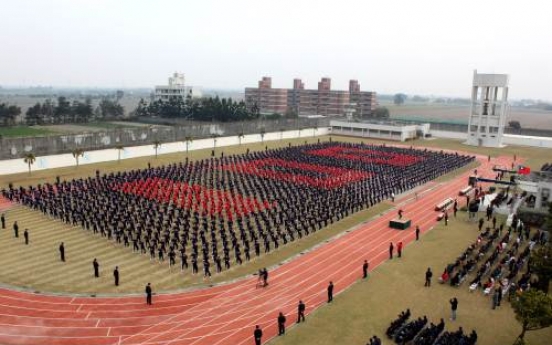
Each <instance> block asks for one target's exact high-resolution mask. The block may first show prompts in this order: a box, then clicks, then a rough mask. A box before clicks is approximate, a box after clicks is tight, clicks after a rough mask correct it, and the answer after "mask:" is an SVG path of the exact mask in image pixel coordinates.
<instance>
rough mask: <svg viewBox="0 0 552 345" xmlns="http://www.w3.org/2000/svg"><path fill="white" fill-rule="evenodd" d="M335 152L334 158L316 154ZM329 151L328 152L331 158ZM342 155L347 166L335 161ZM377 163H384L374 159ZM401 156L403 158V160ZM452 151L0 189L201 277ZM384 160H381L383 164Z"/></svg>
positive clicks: (410, 183) (368, 201)
mask: <svg viewBox="0 0 552 345" xmlns="http://www.w3.org/2000/svg"><path fill="white" fill-rule="evenodd" d="M329 149H332V150H334V149H337V151H335V150H334V151H335V152H338V157H333V156H328V155H325V154H324V152H325V151H324V150H329ZM332 152H333V151H332ZM339 155H346V156H345V157H347V159H344V158H339V157H341V156H339ZM381 157H388V158H389V159H388V160H387V161H386V160H382V158H381ZM405 157H407V158H408V157H409V158H408V159H407V158H405ZM473 159H474V158H473V157H469V156H461V155H458V154H449V153H442V152H441V153H436V152H430V151H427V150H426V151H422V150H415V149H402V148H395V147H386V146H373V145H362V144H346V143H341V144H338V143H333V144H331V143H323V144H313V145H305V146H300V147H292V148H285V149H274V150H267V151H263V152H253V153H251V154H248V155H237V156H226V157H224V158H220V159H219V158H216V159H215V158H211V159H205V160H200V161H195V162H185V163H177V164H171V165H168V166H161V167H152V168H149V169H144V170H131V171H125V172H117V173H109V174H104V175H100V174H99V172H98V173H97V174H96V177H95V178H93V177H90V178H86V179H76V180H72V181H58V182H56V183H52V184H50V183H47V184H44V185H38V186H36V187H32V186H31V187H29V188H23V187H19V188H13V186H11V187H10V188H9V189H8V190H4V191H3V195H4V196H6V197H8V198H9V199H10V200H13V201H18V202H21V203H22V204H24V205H27V206H29V207H31V208H33V209H36V210H40V211H41V212H43V213H44V214H45V215H49V216H51V217H53V218H56V219H60V220H62V221H64V222H66V223H68V224H71V225H74V226H80V227H82V228H83V229H85V230H88V231H92V232H94V233H97V234H99V235H101V236H103V237H105V238H107V239H108V240H111V241H115V242H117V243H120V244H121V245H124V246H126V247H129V248H130V247H132V250H134V251H135V252H138V253H142V254H146V255H147V254H148V253H149V256H150V258H151V260H155V259H156V258H157V260H159V261H160V262H163V261H165V259H166V258H167V259H168V262H169V264H170V265H174V264H175V263H176V257H177V256H180V258H181V269H182V270H186V269H188V267H189V266H188V259H190V261H191V265H190V266H191V269H192V272H193V273H199V270H200V265H202V268H203V274H204V275H205V276H210V275H211V267H215V269H216V271H217V272H220V271H222V270H224V269H229V268H230V265H231V263H232V262H233V263H237V264H242V263H243V261H244V260H250V259H251V256H252V255H253V253H254V255H255V256H260V255H261V251H264V252H265V253H267V252H270V251H271V250H272V249H275V248H278V247H279V246H280V245H285V244H287V243H289V242H293V241H295V240H296V239H299V238H301V237H303V236H308V235H309V234H311V233H313V232H316V231H318V230H320V229H321V228H323V227H326V226H328V225H329V224H332V223H334V222H336V221H339V220H341V219H342V218H344V217H347V216H349V215H351V214H353V213H355V212H358V211H360V210H363V209H365V208H367V207H370V206H372V205H374V204H376V203H378V202H380V201H381V200H383V199H385V198H388V197H389V196H390V195H391V193H399V192H401V191H404V190H407V189H410V188H413V187H415V186H417V185H419V184H421V183H425V182H427V181H429V180H431V179H433V178H435V177H437V176H440V175H442V174H444V173H447V172H449V171H451V170H453V169H456V168H458V167H460V166H463V165H465V164H467V163H469V162H470V161H472V160H473ZM386 162H387V163H386Z"/></svg>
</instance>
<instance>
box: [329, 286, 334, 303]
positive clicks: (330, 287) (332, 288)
mask: <svg viewBox="0 0 552 345" xmlns="http://www.w3.org/2000/svg"><path fill="white" fill-rule="evenodd" d="M333 290H334V285H333V282H331V281H330V284H329V285H328V303H331V302H332V301H333Z"/></svg>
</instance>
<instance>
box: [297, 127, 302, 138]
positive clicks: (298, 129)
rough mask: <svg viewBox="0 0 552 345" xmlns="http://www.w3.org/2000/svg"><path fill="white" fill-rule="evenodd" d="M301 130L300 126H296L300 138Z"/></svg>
mask: <svg viewBox="0 0 552 345" xmlns="http://www.w3.org/2000/svg"><path fill="white" fill-rule="evenodd" d="M302 130H303V128H301V127H298V128H297V131H298V132H299V138H301V131H302Z"/></svg>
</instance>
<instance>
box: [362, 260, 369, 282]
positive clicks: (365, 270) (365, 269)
mask: <svg viewBox="0 0 552 345" xmlns="http://www.w3.org/2000/svg"><path fill="white" fill-rule="evenodd" d="M368 266H369V265H368V260H364V264H362V278H367V277H368Z"/></svg>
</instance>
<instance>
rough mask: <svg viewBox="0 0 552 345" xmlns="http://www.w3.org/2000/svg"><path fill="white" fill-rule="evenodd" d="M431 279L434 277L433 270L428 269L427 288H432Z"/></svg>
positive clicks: (426, 275)
mask: <svg viewBox="0 0 552 345" xmlns="http://www.w3.org/2000/svg"><path fill="white" fill-rule="evenodd" d="M431 277H433V272H431V268H429V267H428V268H427V271H426V274H425V285H424V286H425V287H430V286H431Z"/></svg>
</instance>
